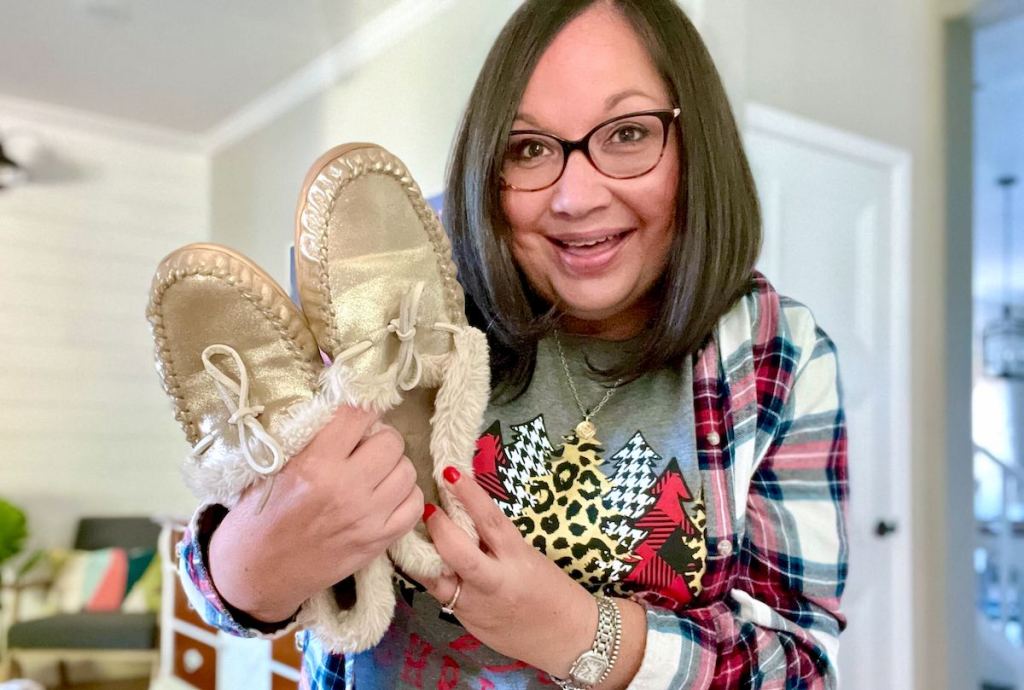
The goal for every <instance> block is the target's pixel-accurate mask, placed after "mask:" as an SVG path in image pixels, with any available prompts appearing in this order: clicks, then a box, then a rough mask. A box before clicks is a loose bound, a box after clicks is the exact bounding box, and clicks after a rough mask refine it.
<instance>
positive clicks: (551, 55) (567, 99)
mask: <svg viewBox="0 0 1024 690" xmlns="http://www.w3.org/2000/svg"><path fill="white" fill-rule="evenodd" d="M673 105H674V104H673V103H672V100H671V98H670V96H669V94H668V90H667V89H666V87H665V84H664V83H663V81H662V79H661V77H660V76H659V75H658V72H657V70H656V69H655V67H654V64H653V63H652V62H651V59H650V57H649V56H648V54H647V51H646V50H645V49H644V47H643V45H642V44H641V43H640V39H639V38H638V37H637V35H636V34H635V33H634V32H633V30H632V28H631V27H630V26H629V24H628V23H627V21H626V20H625V19H624V18H622V17H621V16H620V15H618V14H617V13H616V11H615V10H613V9H609V8H607V7H605V6H603V5H595V6H593V7H591V8H590V9H588V10H586V11H585V12H584V13H583V14H581V15H580V16H578V17H577V18H576V19H574V20H573V21H572V22H571V23H569V24H568V25H567V26H566V27H565V28H564V29H563V30H562V32H561V33H560V34H558V36H556V37H555V40H554V41H553V42H552V43H551V45H550V46H549V47H548V49H547V50H546V51H545V52H544V54H543V55H542V56H541V59H540V61H539V63H538V64H537V68H536V69H535V70H534V72H533V75H532V76H531V77H530V80H529V82H528V83H527V86H526V91H525V93H524V94H523V100H522V102H521V103H520V104H519V110H518V112H517V116H516V119H515V122H514V123H513V125H512V129H532V130H542V131H544V132H549V133H551V134H555V135H557V136H559V137H561V138H563V139H569V140H575V139H578V138H580V137H583V136H584V135H585V134H586V133H587V132H589V131H590V130H591V129H592V128H593V127H594V126H595V125H597V124H600V123H601V122H603V121H605V120H607V119H609V118H613V117H615V116H617V115H623V114H626V113H631V112H636V111H640V110H653V109H664V108H671V107H673ZM670 132H671V133H670V135H669V140H668V144H667V146H666V147H665V153H664V156H663V157H662V159H661V161H660V162H659V163H658V165H657V166H656V167H655V168H654V169H653V170H651V171H650V172H649V173H647V174H646V175H642V176H640V177H637V178H634V179H625V180H622V179H613V178H610V177H607V176H605V175H603V174H602V173H600V172H598V171H597V170H596V169H595V168H594V167H593V166H592V165H591V164H590V162H589V161H588V160H587V159H586V157H585V156H584V155H583V154H582V153H581V152H579V151H575V152H573V153H572V155H570V157H569V159H568V162H567V164H566V168H565V172H564V173H563V174H562V177H561V178H560V179H559V180H558V182H556V183H555V184H554V185H553V186H551V187H548V188H547V189H543V190H540V191H534V192H524V191H517V190H508V189H506V190H504V191H503V192H502V208H503V210H504V213H505V216H506V219H507V220H508V222H509V224H510V226H511V229H512V251H513V255H514V256H515V259H516V261H517V262H518V264H519V266H520V268H521V269H522V270H523V272H524V273H525V274H526V276H527V278H528V279H529V281H530V283H531V285H532V286H533V288H534V290H536V291H537V292H538V293H539V294H540V295H542V296H543V297H544V298H545V299H547V300H548V301H549V302H555V301H556V300H560V301H561V303H562V304H563V310H564V314H565V316H566V321H565V327H566V328H567V329H568V330H570V331H573V332H579V333H587V334H590V335H597V336H602V337H606V338H611V339H620V338H626V337H630V336H632V335H635V334H636V333H637V332H639V330H640V329H641V327H642V326H643V324H644V323H645V322H646V320H647V319H648V318H649V317H650V316H651V314H652V308H653V307H654V306H656V305H657V299H658V297H657V296H656V295H652V294H650V293H651V288H652V286H653V285H654V283H655V282H656V281H657V279H658V278H659V277H660V276H661V274H662V272H663V271H664V269H665V265H666V263H667V261H668V255H669V249H670V247H671V243H672V235H673V232H674V229H673V221H674V214H675V204H676V195H677V193H678V187H679V155H678V150H677V149H678V144H677V140H676V136H677V135H676V133H675V126H674V125H673V126H672V127H671V128H670ZM595 241H596V242H597V244H593V245H592V246H581V245H583V244H584V243H592V242H595Z"/></svg>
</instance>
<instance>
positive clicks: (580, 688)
mask: <svg viewBox="0 0 1024 690" xmlns="http://www.w3.org/2000/svg"><path fill="white" fill-rule="evenodd" d="M621 642H622V614H621V612H620V611H619V607H618V605H617V604H616V603H615V602H614V601H612V600H611V599H609V598H608V597H605V596H602V595H600V594H599V595H597V633H596V634H595V635H594V644H592V645H591V646H590V649H588V650H587V651H585V652H583V653H582V654H580V655H579V657H578V658H577V659H576V661H575V662H574V663H573V665H572V668H570V669H569V677H568V678H555V677H554V676H552V677H551V680H553V681H554V682H555V684H556V685H558V687H560V688H562V690H590V688H593V687H595V686H597V685H600V684H601V683H603V682H604V680H605V678H607V677H608V674H610V673H611V671H612V667H614V666H615V662H616V660H617V659H618V658H619V645H620V644H621Z"/></svg>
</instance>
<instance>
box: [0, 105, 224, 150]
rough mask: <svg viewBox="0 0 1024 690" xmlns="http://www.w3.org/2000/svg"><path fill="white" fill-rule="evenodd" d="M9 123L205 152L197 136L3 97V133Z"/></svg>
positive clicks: (0, 119) (0, 123) (0, 110)
mask: <svg viewBox="0 0 1024 690" xmlns="http://www.w3.org/2000/svg"><path fill="white" fill-rule="evenodd" d="M9 120H17V121H18V123H17V124H18V127H19V128H20V127H23V126H24V125H25V124H31V125H38V126H40V127H47V126H50V127H61V128H65V129H72V130H77V131H80V132H85V133H87V134H92V135H95V136H101V137H109V138H113V139H120V140H123V141H130V142H134V143H138V144H146V145H149V146H159V147H162V148H169V149H176V150H179V151H185V152H190V153H200V154H202V153H205V150H204V148H203V141H202V139H201V138H200V137H199V136H197V135H195V134H189V133H187V132H181V131H178V130H173V129H165V128H162V127H155V126H151V125H145V124H140V123H138V122H135V121H133V120H123V119H120V118H116V117H110V116H108V115H100V114H97V113H94V112H92V111H88V110H79V109H77V108H68V107H66V106H61V105H54V104H52V103H42V102H39V101H32V100H27V99H22V98H14V97H9V96H0V134H2V133H3V131H4V130H5V129H8V128H10V124H9Z"/></svg>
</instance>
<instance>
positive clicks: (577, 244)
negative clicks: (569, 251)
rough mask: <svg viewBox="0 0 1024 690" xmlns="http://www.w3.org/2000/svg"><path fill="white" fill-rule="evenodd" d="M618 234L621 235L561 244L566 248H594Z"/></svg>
mask: <svg viewBox="0 0 1024 690" xmlns="http://www.w3.org/2000/svg"><path fill="white" fill-rule="evenodd" d="M620 234H622V233H618V232H617V233H615V234H614V235H608V236H607V237H602V238H601V239H599V240H590V241H589V242H562V244H564V245H566V246H567V247H594V246H597V245H599V244H601V243H602V242H607V241H608V240H610V239H611V238H613V237H618V236H619V235H620Z"/></svg>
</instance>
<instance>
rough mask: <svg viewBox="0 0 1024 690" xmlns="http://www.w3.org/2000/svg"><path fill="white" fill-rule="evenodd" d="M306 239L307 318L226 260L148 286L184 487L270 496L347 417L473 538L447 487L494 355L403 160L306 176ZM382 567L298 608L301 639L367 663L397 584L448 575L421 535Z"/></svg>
mask: <svg viewBox="0 0 1024 690" xmlns="http://www.w3.org/2000/svg"><path fill="white" fill-rule="evenodd" d="M295 225H296V228H295V271H296V278H297V284H298V293H299V298H300V301H301V304H302V310H301V311H300V310H299V309H298V308H297V307H296V306H295V304H294V303H293V302H292V300H291V299H290V298H289V296H288V294H287V293H286V292H285V291H284V290H283V289H282V288H281V287H280V286H279V285H278V284H277V283H275V282H274V281H273V279H271V278H270V277H269V276H268V275H267V274H266V273H265V272H264V271H263V270H261V269H260V268H259V267H258V266H256V265H255V264H253V263H252V262H251V261H249V260H248V259H246V258H245V257H243V256H242V255H240V254H238V253H236V252H234V251H232V250H230V249H228V248H226V247H221V246H218V245H213V244H192V245H188V246H185V247H182V248H181V249H178V250H177V251H175V252H172V253H171V254H170V255H169V256H168V257H167V258H165V259H164V260H163V261H162V262H161V263H160V266H159V267H158V269H157V272H156V275H155V276H154V278H153V285H152V289H151V293H150V302H149V307H148V309H147V316H148V318H149V322H150V325H151V329H152V332H153V337H154V339H155V341H156V361H157V370H158V372H159V374H160V376H161V379H162V381H163V385H164V389H165V391H166V392H167V394H168V395H169V396H170V398H171V399H172V401H173V403H174V410H175V417H176V419H177V420H178V422H179V423H180V424H181V426H182V428H183V429H184V431H185V435H186V436H187V438H188V442H189V444H190V445H191V446H192V452H191V454H190V455H189V457H188V458H187V459H186V460H185V463H184V476H185V480H186V483H187V484H188V485H189V488H190V489H192V491H193V492H194V493H195V494H196V495H197V496H198V497H199V498H200V499H201V500H203V501H210V502H218V503H222V504H224V505H226V506H228V507H229V508H230V507H231V506H233V505H234V504H235V503H236V502H237V501H238V498H239V496H240V495H241V493H242V492H243V491H244V490H245V489H247V488H249V487H250V486H253V485H255V484H258V483H261V482H264V483H266V486H265V487H264V490H265V491H266V490H267V489H269V488H270V487H272V481H273V476H274V475H275V474H276V473H278V472H279V471H281V469H282V468H283V467H284V465H285V464H286V463H287V462H288V460H289V458H291V457H293V456H294V455H295V454H296V453H298V452H299V451H300V450H302V449H303V448H304V447H305V446H306V444H308V443H309V441H310V440H311V439H312V438H313V437H314V436H315V435H316V433H317V432H318V431H319V430H320V429H321V428H323V427H324V426H325V425H326V424H327V422H328V421H329V420H330V418H331V417H332V415H333V413H334V412H335V410H337V409H338V408H339V407H340V406H342V405H354V406H358V407H362V408H366V409H372V410H374V411H377V412H380V413H382V421H383V422H385V423H387V424H390V425H392V426H394V427H395V428H397V429H398V431H399V432H400V433H401V434H402V435H403V437H404V438H405V441H406V450H405V454H406V455H407V456H408V457H409V458H410V459H411V460H412V461H413V463H414V464H415V466H416V469H417V474H418V483H419V485H420V487H421V488H422V489H423V491H424V495H425V496H426V497H427V500H428V501H439V502H440V504H441V505H442V506H443V507H444V508H445V510H446V511H447V512H448V513H449V515H451V516H452V518H453V519H454V520H455V521H456V522H457V523H458V524H460V525H461V526H462V527H464V528H465V529H466V530H467V531H468V532H469V533H470V534H474V535H475V532H474V529H473V524H472V521H471V520H470V519H469V517H468V515H467V514H466V513H465V510H464V508H463V507H462V506H461V505H460V504H459V503H458V501H457V499H455V498H454V497H453V496H452V495H451V493H450V491H449V490H448V488H447V484H446V482H444V481H442V476H441V472H442V471H443V470H444V468H445V467H447V466H449V465H452V466H455V467H456V468H458V469H459V471H460V472H462V473H463V474H465V475H466V476H471V475H472V457H473V453H474V450H475V445H476V438H477V434H478V432H479V429H480V425H481V422H482V419H483V414H484V410H485V409H486V406H487V401H488V395H489V392H490V381H489V364H488V354H487V340H486V338H485V336H484V334H483V333H482V332H480V331H479V330H477V329H475V328H472V327H470V326H469V324H468V323H467V321H466V316H465V298H464V295H463V292H462V288H461V287H460V286H459V284H458V282H457V281H456V273H455V266H454V264H453V262H452V258H451V246H450V244H449V241H448V238H447V235H446V234H445V232H444V229H443V228H442V226H441V224H440V221H439V220H438V218H437V216H436V215H435V214H434V212H433V210H432V209H431V208H430V207H429V205H428V204H427V203H426V201H425V200H424V199H423V196H422V194H421V192H420V190H419V187H418V186H417V184H416V182H415V181H414V180H413V179H412V177H411V176H410V175H409V172H408V171H407V170H406V168H405V166H404V165H403V164H402V162H401V161H400V160H398V159H397V158H396V157H395V156H393V155H392V154H390V153H389V152H387V151H385V150H384V149H383V148H381V147H379V146H376V145H372V144H347V145H343V146H339V147H337V148H334V149H332V150H330V151H328V152H327V153H326V154H324V155H323V156H322V157H321V158H320V159H319V160H317V162H316V163H315V164H314V165H313V167H312V169H311V170H310V172H309V174H308V175H307V176H306V180H305V182H304V184H303V189H302V194H301V196H300V198H299V205H298V209H297V212H296V223H295ZM321 352H322V353H323V354H321ZM324 355H326V357H328V358H329V359H330V364H329V365H326V366H325V362H324ZM371 431H372V430H371ZM271 500H272V499H271ZM388 556H390V558H389V557H388ZM388 556H381V557H379V558H378V559H376V560H375V561H374V562H372V563H371V564H370V565H368V566H367V567H365V568H363V569H362V570H360V571H359V572H357V573H355V575H354V582H355V602H354V603H352V604H351V605H342V604H340V603H339V597H337V596H336V595H335V591H334V589H328V590H325V591H323V592H320V593H318V594H317V595H315V596H314V597H312V598H311V599H310V600H309V601H307V602H305V603H304V604H303V606H302V609H301V610H300V613H299V617H298V623H299V625H301V626H303V627H305V628H307V629H310V630H312V631H313V632H314V633H315V634H316V635H318V636H319V637H320V638H321V640H322V641H323V643H324V645H325V646H326V647H327V648H329V649H331V650H333V651H336V652H357V651H362V650H364V649H368V648H370V647H372V646H374V645H375V644H376V643H377V642H378V641H379V640H380V639H381V637H383V635H384V633H385V631H386V630H387V627H388V624H389V623H390V621H391V617H392V615H393V611H394V605H395V595H394V588H393V584H392V575H393V573H394V567H395V566H398V567H399V568H400V569H401V570H402V571H403V572H405V573H408V574H409V575H410V576H412V577H413V578H418V577H431V578H433V577H437V576H438V575H439V574H440V573H441V571H442V568H443V563H442V561H441V559H440V557H439V556H438V554H437V551H436V550H435V549H434V547H433V545H432V544H431V543H430V541H429V539H428V538H427V537H426V534H425V532H424V531H423V528H422V526H419V527H417V528H416V529H414V530H412V531H410V532H409V533H408V534H406V535H404V536H403V537H402V538H401V539H399V540H398V541H397V542H396V543H395V544H393V545H392V546H391V547H389V549H388ZM311 567H315V566H313V564H311Z"/></svg>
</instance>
